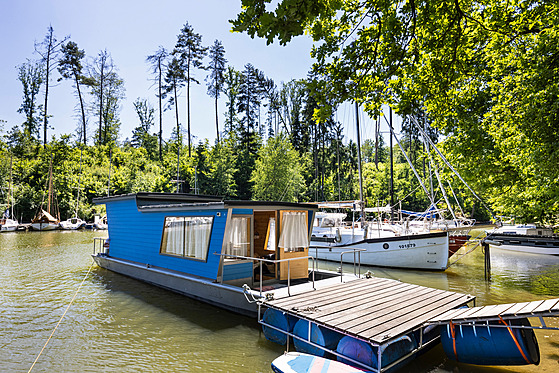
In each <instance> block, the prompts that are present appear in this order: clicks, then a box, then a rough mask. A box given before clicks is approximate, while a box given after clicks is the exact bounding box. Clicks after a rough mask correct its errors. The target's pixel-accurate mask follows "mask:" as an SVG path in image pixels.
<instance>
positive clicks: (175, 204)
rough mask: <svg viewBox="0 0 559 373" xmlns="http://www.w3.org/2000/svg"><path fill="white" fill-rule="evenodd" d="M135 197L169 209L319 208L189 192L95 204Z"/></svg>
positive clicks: (141, 204)
mask: <svg viewBox="0 0 559 373" xmlns="http://www.w3.org/2000/svg"><path fill="white" fill-rule="evenodd" d="M129 199H135V200H136V204H137V206H138V209H140V210H153V209H168V208H181V207H202V206H205V207H215V208H219V207H222V208H225V207H239V208H243V207H244V208H248V207H252V208H263V207H280V208H281V207H289V208H304V209H309V208H310V209H314V210H317V209H318V206H317V205H314V204H308V203H297V202H279V201H248V200H225V199H224V198H223V197H219V196H209V195H202V194H189V193H151V192H138V193H128V194H120V195H114V196H109V197H97V198H93V203H95V204H105V203H107V202H114V201H119V200H129Z"/></svg>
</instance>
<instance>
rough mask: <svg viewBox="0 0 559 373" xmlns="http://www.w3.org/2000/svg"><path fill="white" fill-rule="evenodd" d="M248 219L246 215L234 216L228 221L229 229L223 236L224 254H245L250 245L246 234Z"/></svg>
mask: <svg viewBox="0 0 559 373" xmlns="http://www.w3.org/2000/svg"><path fill="white" fill-rule="evenodd" d="M249 222H250V219H249V218H247V217H241V216H234V217H231V221H230V222H229V230H228V231H227V236H226V237H225V254H229V255H241V256H246V255H247V254H248V248H249V246H250V241H249V236H248V225H249Z"/></svg>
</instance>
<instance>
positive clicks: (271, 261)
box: [214, 253, 316, 296]
mask: <svg viewBox="0 0 559 373" xmlns="http://www.w3.org/2000/svg"><path fill="white" fill-rule="evenodd" d="M214 255H219V256H223V257H229V258H236V259H246V260H252V261H254V260H256V261H258V262H268V263H274V264H276V263H281V262H287V294H288V295H289V296H291V268H290V262H291V261H292V260H302V259H311V260H312V263H313V265H312V287H313V290H316V287H315V278H314V273H315V259H314V258H313V257H312V256H302V257H298V258H287V259H264V258H255V257H252V256H243V255H233V254H221V253H214ZM221 282H222V283H223V265H222V275H221ZM262 285H263V284H262V263H261V264H260V296H262Z"/></svg>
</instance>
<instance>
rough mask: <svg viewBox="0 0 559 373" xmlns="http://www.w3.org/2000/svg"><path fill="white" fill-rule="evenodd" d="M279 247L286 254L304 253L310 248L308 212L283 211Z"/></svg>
mask: <svg viewBox="0 0 559 373" xmlns="http://www.w3.org/2000/svg"><path fill="white" fill-rule="evenodd" d="M281 218H282V221H281V234H280V239H279V244H278V246H279V247H281V248H283V249H284V251H285V252H293V251H303V250H304V249H305V248H307V247H309V237H308V228H307V212H306V211H282V212H281Z"/></svg>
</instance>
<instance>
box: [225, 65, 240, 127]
mask: <svg viewBox="0 0 559 373" xmlns="http://www.w3.org/2000/svg"><path fill="white" fill-rule="evenodd" d="M223 78H224V80H223V87H224V88H223V92H224V94H225V96H227V103H226V104H225V105H226V106H227V113H226V115H225V132H226V133H228V134H232V133H233V132H234V131H235V130H236V125H237V100H238V96H239V90H240V86H241V73H240V72H239V71H237V70H235V69H234V68H233V67H231V66H228V67H227V70H226V71H225V74H224V77H223Z"/></svg>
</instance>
